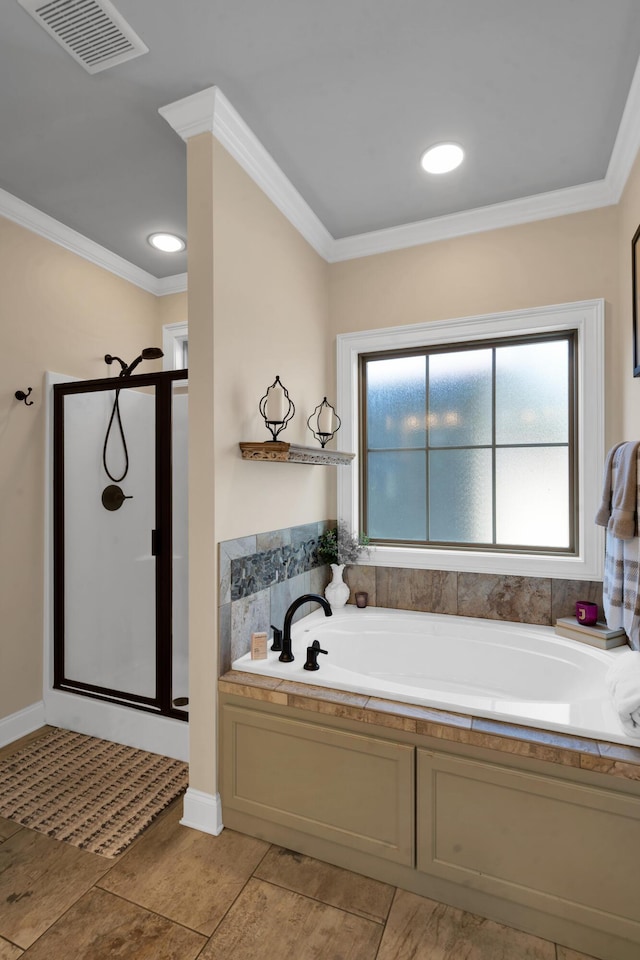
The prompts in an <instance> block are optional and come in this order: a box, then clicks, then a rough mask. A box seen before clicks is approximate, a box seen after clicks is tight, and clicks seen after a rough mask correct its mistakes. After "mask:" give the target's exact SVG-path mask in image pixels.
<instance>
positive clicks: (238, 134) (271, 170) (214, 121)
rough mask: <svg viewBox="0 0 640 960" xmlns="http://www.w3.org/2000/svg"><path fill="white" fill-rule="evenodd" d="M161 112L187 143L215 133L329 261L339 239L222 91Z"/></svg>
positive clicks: (197, 96) (200, 95) (215, 89)
mask: <svg viewBox="0 0 640 960" xmlns="http://www.w3.org/2000/svg"><path fill="white" fill-rule="evenodd" d="M159 113H160V115H161V116H162V117H164V119H165V120H166V121H167V123H168V124H169V125H170V126H171V127H173V129H174V130H175V131H176V133H178V134H179V135H180V136H181V137H182V139H183V140H188V139H189V138H190V137H194V136H196V135H197V134H199V133H205V132H207V131H208V132H209V133H212V134H213V136H214V137H215V138H216V139H217V140H218V141H219V142H220V143H221V144H222V146H223V147H224V148H225V149H226V150H227V151H228V152H229V153H230V154H231V156H232V157H233V158H234V160H236V161H237V163H239V164H240V166H241V167H242V169H243V170H244V171H245V173H247V174H248V175H249V176H250V177H251V179H252V180H253V181H254V182H255V183H256V184H257V185H258V186H259V187H260V188H261V190H263V191H264V193H266V195H267V196H268V197H269V199H270V200H271V201H272V202H273V203H274V204H275V206H276V207H277V208H278V210H280V212H281V213H282V214H284V216H285V217H286V218H287V220H289V222H290V223H291V224H292V225H293V226H294V227H295V228H296V230H297V231H298V232H299V233H300V234H301V235H302V236H303V237H304V239H305V240H306V241H307V243H309V244H310V245H311V246H312V247H313V249H314V250H315V251H316V252H317V253H319V254H320V256H321V257H323V258H324V259H325V260H329V261H330V260H331V250H332V248H333V244H334V243H335V241H334V239H333V237H332V236H331V234H330V233H329V231H328V230H327V228H326V227H325V226H324V224H323V223H322V222H321V221H320V219H319V218H318V217H317V216H316V214H315V213H314V212H313V210H312V209H311V207H310V206H309V204H308V203H307V202H306V200H304V199H303V197H302V196H301V195H300V193H298V191H297V190H296V188H295V187H294V186H293V184H292V183H291V181H290V180H289V178H288V177H287V176H286V175H285V174H284V173H283V172H282V170H281V169H280V167H279V166H278V164H277V163H276V162H275V160H274V159H273V157H272V156H271V154H270V153H269V152H268V151H267V150H266V149H265V148H264V147H263V145H262V143H261V142H260V141H259V140H258V138H257V137H256V135H255V134H254V133H253V131H252V130H251V129H250V128H249V127H248V126H247V124H246V123H245V122H244V120H243V119H242V117H241V116H240V114H239V113H238V112H237V111H236V110H234V108H233V107H232V106H231V104H230V103H229V101H228V100H227V98H226V97H225V96H224V94H223V93H222V91H221V90H220V89H219V87H209V88H208V89H207V90H202V91H201V92H200V93H194V94H192V95H191V96H190V97H185V98H184V99H183V100H177V101H176V102H175V103H170V104H168V106H166V107H161V108H160V110H159Z"/></svg>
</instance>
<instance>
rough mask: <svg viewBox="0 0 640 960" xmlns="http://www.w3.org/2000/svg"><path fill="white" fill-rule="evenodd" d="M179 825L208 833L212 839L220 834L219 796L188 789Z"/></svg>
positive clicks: (220, 813)
mask: <svg viewBox="0 0 640 960" xmlns="http://www.w3.org/2000/svg"><path fill="white" fill-rule="evenodd" d="M180 823H181V824H182V825H183V826H185V827H191V828H192V829H193V830H201V831H202V832H203V833H210V834H212V835H213V836H214V837H217V836H218V834H220V833H222V830H223V829H224V824H223V823H222V805H221V802H220V794H219V793H216V794H211V793H203V792H202V791H201V790H194V789H193V787H189V788H188V790H187V792H186V793H185V795H184V808H183V816H182V820H181V821H180Z"/></svg>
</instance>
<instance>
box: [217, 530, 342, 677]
mask: <svg viewBox="0 0 640 960" xmlns="http://www.w3.org/2000/svg"><path fill="white" fill-rule="evenodd" d="M335 525H336V521H335V520H320V521H318V522H314V523H307V524H303V525H301V526H296V527H285V528H283V529H281V530H270V531H268V532H266V533H258V534H253V535H252V536H249V537H240V538H239V539H237V540H224V541H222V542H221V543H220V544H219V551H220V553H219V556H220V563H219V571H220V575H219V576H220V579H219V593H218V597H219V599H218V605H219V631H220V657H219V669H220V673H225V672H226V671H227V670H229V668H230V666H231V663H232V661H233V660H236V659H237V658H238V657H241V656H243V654H245V653H247V652H248V651H249V649H250V646H251V634H252V633H253V632H255V631H260V630H266V631H267V633H269V636H270V635H271V631H270V629H269V627H270V625H271V624H273V625H274V626H276V627H280V628H282V624H283V621H284V615H285V613H286V611H287V608H288V607H289V605H290V604H291V602H292V601H293V600H295V598H296V597H299V596H301V595H302V594H303V593H319V594H323V593H324V588H325V586H326V585H327V583H328V581H329V570H328V567H327V566H326V565H325V564H323V563H321V562H320V560H319V559H318V541H319V538H320V536H321V535H322V534H323V533H324V531H325V530H326V529H328V528H330V527H332V526H335ZM312 609H313V608H312V606H311V605H310V604H305V606H303V607H301V608H300V610H298V611H297V612H296V615H295V617H294V620H298V619H300V617H303V616H306V614H308V613H310V612H311V610H312Z"/></svg>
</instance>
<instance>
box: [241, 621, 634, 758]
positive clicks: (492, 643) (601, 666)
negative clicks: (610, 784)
mask: <svg viewBox="0 0 640 960" xmlns="http://www.w3.org/2000/svg"><path fill="white" fill-rule="evenodd" d="M314 640H318V641H319V642H320V646H321V648H322V649H323V650H326V651H327V654H326V655H323V654H320V655H319V656H318V664H319V670H317V671H315V672H312V671H308V670H305V669H304V663H305V661H306V649H307V647H308V646H311V644H312V643H313V641H314ZM292 649H293V653H294V657H295V660H294V662H293V663H281V662H280V661H279V660H278V656H279V654H278V653H275V652H272V651H269V655H268V659H267V660H252V659H251V657H250V654H247V655H246V656H243V657H240V658H239V659H238V660H236V661H234V663H233V665H232V666H233V669H234V670H240V671H246V672H248V673H256V674H262V675H264V676H268V677H278V678H281V679H282V680H295V681H298V682H301V683H308V684H314V685H318V686H322V687H329V688H333V689H338V690H346V691H351V692H353V693H360V694H365V695H367V696H369V697H381V698H383V699H389V700H396V701H400V702H403V703H412V704H418V705H423V706H427V707H435V708H437V709H440V710H450V711H454V712H457V713H462V714H468V715H471V716H475V717H488V718H493V719H498V720H502V721H506V722H512V723H516V724H521V725H525V726H531V727H538V728H541V729H545V730H554V731H560V732H563V733H569V734H573V735H574V736H582V737H589V738H593V739H597V740H605V741H612V742H615V743H624V744H629V745H635V746H638V745H639V744H640V741H639V740H638V739H633V738H631V737H629V736H627V735H626V733H625V732H624V729H623V727H622V725H621V723H620V721H619V719H618V716H617V714H616V711H615V709H614V707H613V703H612V701H611V698H610V696H609V693H608V690H607V686H606V683H605V676H606V673H607V670H608V668H609V666H610V665H611V664H612V663H613V662H615V658H616V657H618V656H620V655H621V654H622V653H623V652H625V651H627V650H628V647H627V646H623V647H619V648H616V649H614V650H600V649H598V648H595V647H591V646H589V645H588V644H586V643H580V642H577V641H574V640H569V639H565V638H564V637H560V636H558V635H557V634H556V633H555V631H554V629H553V627H544V626H536V625H532V624H524V623H510V622H504V621H496V620H483V619H477V618H472V617H457V616H448V615H444V614H434V613H419V612H413V611H406V610H391V609H386V608H382V607H367V608H366V609H359V608H357V607H354V606H346V607H344V608H342V609H339V610H336V611H335V612H334V614H333V616H332V617H325V616H324V613H323V611H322V610H321V609H318V610H316V611H314V612H313V613H311V614H309V615H308V616H306V617H304V618H302V619H301V620H299V621H298V622H297V623H295V624H294V625H293V629H292Z"/></svg>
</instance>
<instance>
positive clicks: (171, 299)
mask: <svg viewBox="0 0 640 960" xmlns="http://www.w3.org/2000/svg"><path fill="white" fill-rule="evenodd" d="M156 304H157V316H158V323H159V334H158V336H159V337H160V339H159V340H158V344H157V345H158V346H160V347H161V346H162V327H163V326H164V325H165V324H166V323H184V322H185V320H186V319H187V293H186V291H185V293H168V294H167V295H166V296H164V297H158V299H157V301H156Z"/></svg>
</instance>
